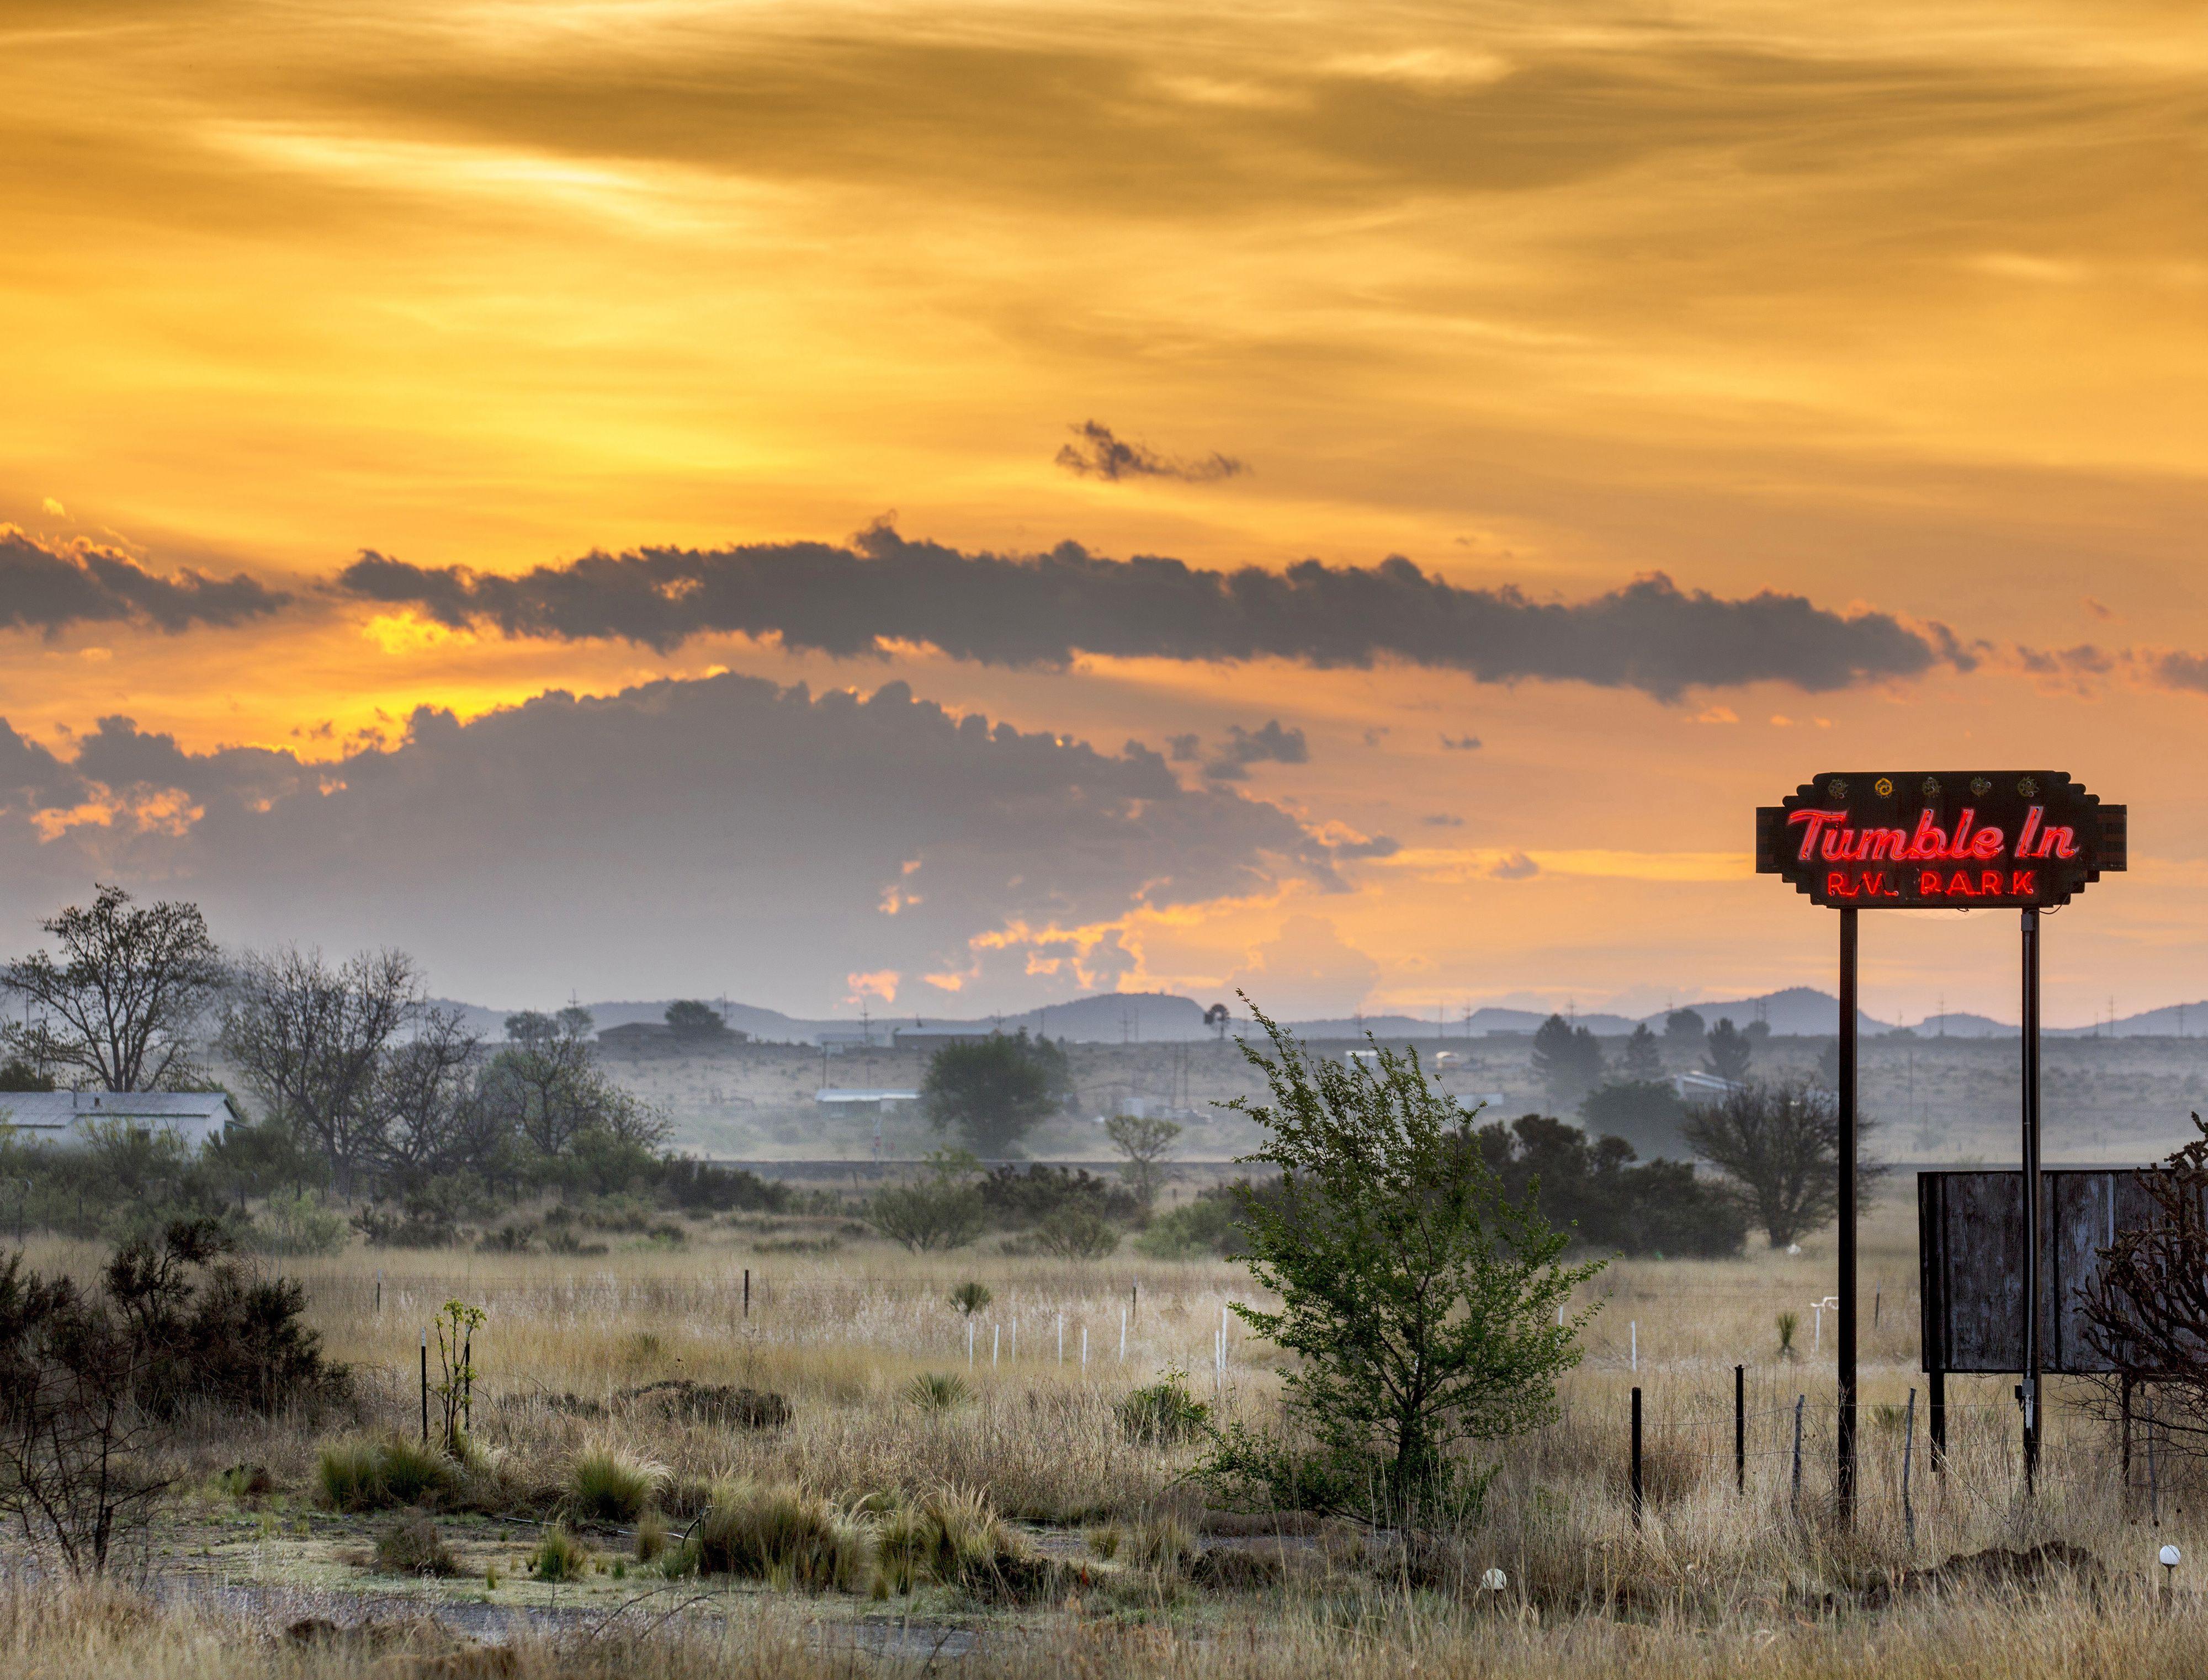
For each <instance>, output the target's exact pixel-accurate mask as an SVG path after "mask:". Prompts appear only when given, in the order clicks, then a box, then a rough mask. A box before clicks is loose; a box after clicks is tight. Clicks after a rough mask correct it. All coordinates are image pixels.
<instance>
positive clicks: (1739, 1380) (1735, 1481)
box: [1732, 1365, 1748, 1497]
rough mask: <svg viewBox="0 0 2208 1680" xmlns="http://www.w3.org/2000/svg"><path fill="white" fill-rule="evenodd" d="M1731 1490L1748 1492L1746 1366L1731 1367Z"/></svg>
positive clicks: (1743, 1493) (1739, 1492)
mask: <svg viewBox="0 0 2208 1680" xmlns="http://www.w3.org/2000/svg"><path fill="white" fill-rule="evenodd" d="M1732 1491H1734V1492H1735V1493H1737V1494H1740V1495H1743V1497H1744V1496H1745V1495H1746V1494H1747V1492H1748V1367H1747V1366H1746V1365H1735V1366H1734V1367H1733V1368H1732Z"/></svg>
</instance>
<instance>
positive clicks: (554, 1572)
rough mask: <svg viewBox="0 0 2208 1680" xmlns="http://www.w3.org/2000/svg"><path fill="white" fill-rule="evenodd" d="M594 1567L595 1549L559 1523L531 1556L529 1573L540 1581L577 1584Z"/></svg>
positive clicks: (549, 1530)
mask: <svg viewBox="0 0 2208 1680" xmlns="http://www.w3.org/2000/svg"><path fill="white" fill-rule="evenodd" d="M590 1566H591V1549H590V1547H588V1546H586V1545H584V1544H583V1543H582V1542H581V1541H580V1540H579V1539H576V1538H575V1537H574V1536H573V1534H571V1533H568V1532H567V1525H566V1524H565V1523H561V1522H555V1523H554V1524H553V1525H552V1526H551V1527H549V1528H547V1529H546V1530H545V1531H544V1538H543V1539H541V1540H539V1541H538V1542H537V1549H536V1551H532V1552H531V1553H530V1554H529V1572H530V1574H531V1575H535V1576H536V1577H537V1580H539V1581H573V1580H574V1579H575V1578H576V1577H577V1576H579V1575H581V1574H582V1573H583V1572H584V1571H585V1569H589V1568H590Z"/></svg>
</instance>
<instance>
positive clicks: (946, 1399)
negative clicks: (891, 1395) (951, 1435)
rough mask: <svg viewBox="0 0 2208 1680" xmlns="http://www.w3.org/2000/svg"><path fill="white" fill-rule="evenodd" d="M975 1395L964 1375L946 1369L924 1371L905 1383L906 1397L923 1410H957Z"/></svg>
mask: <svg viewBox="0 0 2208 1680" xmlns="http://www.w3.org/2000/svg"><path fill="white" fill-rule="evenodd" d="M973 1395H974V1390H973V1389H972V1388H971V1387H970V1386H969V1384H968V1383H967V1381H966V1379H965V1378H964V1377H957V1376H954V1375H952V1374H951V1372H949V1371H922V1372H921V1374H920V1375H919V1376H917V1377H914V1378H913V1379H912V1381H911V1382H909V1383H906V1384H905V1385H904V1397H905V1398H906V1399H907V1400H909V1401H911V1402H912V1403H913V1404H914V1405H915V1406H917V1407H919V1408H920V1409H921V1411H923V1412H951V1411H955V1410H957V1408H958V1407H961V1406H963V1405H964V1404H965V1403H966V1402H967V1401H969V1400H970V1399H972V1398H973Z"/></svg>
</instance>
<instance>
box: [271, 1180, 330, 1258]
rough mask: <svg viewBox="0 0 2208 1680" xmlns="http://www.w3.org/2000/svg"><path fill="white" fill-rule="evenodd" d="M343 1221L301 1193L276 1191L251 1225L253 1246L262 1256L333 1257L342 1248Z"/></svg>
mask: <svg viewBox="0 0 2208 1680" xmlns="http://www.w3.org/2000/svg"><path fill="white" fill-rule="evenodd" d="M345 1229H346V1227H345V1218H344V1216H343V1215H339V1214H334V1213H332V1212H331V1211H330V1210H329V1209H327V1208H326V1207H324V1206H323V1205H322V1201H321V1197H319V1196H316V1195H315V1194H314V1193H313V1192H312V1191H304V1190H292V1191H277V1192H276V1193H275V1194H274V1195H273V1196H271V1197H269V1198H268V1200H267V1203H265V1204H264V1205H263V1206H262V1208H261V1212H260V1215H259V1216H258V1217H256V1218H255V1221H254V1222H253V1238H252V1241H253V1246H254V1247H255V1248H256V1249H258V1250H259V1251H261V1253H263V1254H335V1253H336V1252H337V1251H339V1249H341V1248H343V1247H344V1246H345Z"/></svg>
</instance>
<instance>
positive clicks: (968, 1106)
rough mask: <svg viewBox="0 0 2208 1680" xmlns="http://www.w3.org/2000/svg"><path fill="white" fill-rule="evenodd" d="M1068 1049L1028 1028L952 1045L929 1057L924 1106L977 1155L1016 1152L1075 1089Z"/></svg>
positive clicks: (932, 1118) (923, 1083)
mask: <svg viewBox="0 0 2208 1680" xmlns="http://www.w3.org/2000/svg"><path fill="white" fill-rule="evenodd" d="M1071 1089H1072V1080H1071V1076H1070V1074H1069V1073H1068V1071H1067V1069H1066V1064H1065V1051H1063V1050H1061V1049H1059V1047H1058V1046H1057V1045H1055V1044H1053V1043H1052V1042H1051V1041H1049V1040H1048V1039H1047V1038H1037V1039H1031V1038H1029V1036H1028V1035H1027V1029H1025V1028H1022V1029H1020V1030H1019V1031H1018V1032H1017V1033H1014V1034H1011V1035H1005V1034H1003V1033H994V1034H992V1035H990V1036H989V1037H987V1038H982V1039H975V1040H973V1041H969V1042H968V1043H964V1044H946V1045H945V1046H944V1047H942V1048H941V1049H939V1050H938V1051H937V1052H936V1053H934V1055H933V1056H932V1057H930V1058H929V1059H928V1064H927V1077H926V1078H925V1079H923V1080H922V1081H921V1088H920V1105H921V1113H924V1114H926V1115H927V1120H928V1124H929V1125H933V1127H934V1128H935V1129H936V1130H937V1131H952V1130H956V1131H957V1132H958V1133H959V1134H960V1135H961V1136H962V1137H963V1138H964V1139H965V1140H966V1143H967V1145H968V1146H969V1148H970V1149H973V1151H974V1152H975V1154H976V1155H1010V1154H1011V1153H1012V1152H1013V1151H1014V1150H1015V1149H1017V1148H1018V1147H1019V1143H1020V1139H1022V1138H1023V1137H1026V1136H1027V1135H1028V1133H1029V1132H1030V1131H1034V1130H1035V1127H1036V1126H1037V1125H1041V1123H1042V1122H1043V1121H1044V1120H1046V1119H1048V1118H1049V1117H1050V1116H1051V1115H1053V1114H1054V1113H1057V1112H1058V1111H1059V1107H1061V1106H1062V1105H1063V1104H1064V1102H1065V1099H1066V1097H1067V1096H1068V1095H1071Z"/></svg>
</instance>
